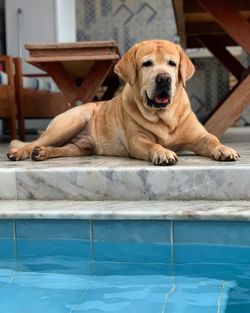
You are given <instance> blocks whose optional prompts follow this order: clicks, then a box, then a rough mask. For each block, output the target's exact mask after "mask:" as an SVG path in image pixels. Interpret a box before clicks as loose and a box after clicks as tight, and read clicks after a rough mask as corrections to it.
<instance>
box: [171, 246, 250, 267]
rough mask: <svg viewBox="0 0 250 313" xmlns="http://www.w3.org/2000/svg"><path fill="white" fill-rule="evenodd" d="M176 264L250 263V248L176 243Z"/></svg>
mask: <svg viewBox="0 0 250 313" xmlns="http://www.w3.org/2000/svg"><path fill="white" fill-rule="evenodd" d="M174 260H175V263H176V264H185V263H207V262H208V263H221V264H223V263H235V264H248V263H250V249H249V247H247V246H233V245H214V244H213V245H212V244H175V245H174Z"/></svg>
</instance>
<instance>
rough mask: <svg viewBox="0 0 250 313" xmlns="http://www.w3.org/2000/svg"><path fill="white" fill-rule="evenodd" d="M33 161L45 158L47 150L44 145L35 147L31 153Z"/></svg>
mask: <svg viewBox="0 0 250 313" xmlns="http://www.w3.org/2000/svg"><path fill="white" fill-rule="evenodd" d="M31 159H32V160H33V161H43V160H46V159H47V150H46V148H45V147H39V146H37V147H35V148H34V150H33V151H32V154H31Z"/></svg>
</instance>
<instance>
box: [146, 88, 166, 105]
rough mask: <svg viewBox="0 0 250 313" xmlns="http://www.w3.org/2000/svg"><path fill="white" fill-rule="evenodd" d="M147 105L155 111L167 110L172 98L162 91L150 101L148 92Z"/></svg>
mask: <svg viewBox="0 0 250 313" xmlns="http://www.w3.org/2000/svg"><path fill="white" fill-rule="evenodd" d="M146 99H147V104H148V105H149V106H150V107H151V108H154V109H159V108H165V107H166V106H167V105H168V104H170V97H169V95H168V93H167V92H166V91H162V92H161V93H159V94H158V95H157V96H156V97H155V98H153V99H150V98H149V97H148V95H147V92H146Z"/></svg>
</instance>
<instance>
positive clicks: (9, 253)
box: [0, 220, 15, 268]
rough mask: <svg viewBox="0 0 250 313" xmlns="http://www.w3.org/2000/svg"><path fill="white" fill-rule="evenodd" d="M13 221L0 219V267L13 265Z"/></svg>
mask: <svg viewBox="0 0 250 313" xmlns="http://www.w3.org/2000/svg"><path fill="white" fill-rule="evenodd" d="M13 227H14V226H13V221H12V220H0V267H11V268H12V267H13V262H14V259H15V244H14V238H13V234H14V231H13Z"/></svg>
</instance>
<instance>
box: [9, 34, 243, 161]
mask: <svg viewBox="0 0 250 313" xmlns="http://www.w3.org/2000/svg"><path fill="white" fill-rule="evenodd" d="M147 60H150V61H151V62H153V65H152V66H148V67H144V66H143V65H142V64H143V62H145V61H147ZM169 60H172V61H173V62H175V66H173V64H172V65H170V63H169ZM115 72H116V73H117V74H118V75H119V76H120V78H121V79H123V80H124V81H125V82H126V85H125V87H124V90H123V92H122V94H120V95H119V96H117V97H115V98H114V99H112V100H110V101H101V102H96V103H88V104H84V105H81V106H78V107H75V108H73V109H71V110H69V111H67V112H65V113H63V114H60V115H58V116H57V117H56V118H54V119H53V120H52V122H51V123H50V125H49V126H48V128H47V129H46V130H45V132H44V133H43V134H42V135H41V136H40V138H38V139H37V140H35V141H34V142H31V143H27V144H23V145H22V146H21V147H20V146H19V147H18V145H17V144H16V142H13V143H12V144H11V148H10V150H9V152H8V154H7V155H8V157H9V159H10V160H24V159H27V158H29V157H30V156H31V157H32V159H33V160H35V161H39V160H45V159H48V158H54V157H64V156H81V155H89V154H96V155H111V156H131V157H133V158H137V159H142V160H148V161H152V162H153V164H155V165H172V164H175V163H176V161H177V159H178V158H177V155H176V153H175V152H176V151H178V150H181V149H185V150H191V151H194V152H195V153H197V154H198V155H203V156H208V157H213V158H214V159H216V160H221V161H224V160H236V159H238V157H239V154H238V153H237V152H236V151H235V150H234V149H232V148H229V147H227V146H224V145H222V144H221V143H220V142H219V140H218V139H217V138H216V137H215V136H213V135H212V134H210V133H208V132H207V131H206V130H205V128H204V127H203V126H202V125H201V124H200V123H199V122H198V120H197V119H196V117H195V115H194V113H193V112H192V110H191V107H190V103H189V99H188V96H187V94H186V91H185V83H186V80H187V79H189V78H190V77H191V76H192V75H193V73H194V66H193V64H192V62H191V61H190V60H189V59H188V57H187V56H186V54H185V53H184V51H183V50H182V49H181V47H180V46H178V45H176V44H174V43H171V42H168V41H164V40H150V41H144V42H141V43H139V44H136V45H135V46H134V47H132V48H131V49H130V50H129V51H128V52H127V53H126V54H125V55H124V56H123V58H122V59H121V60H120V61H119V62H118V63H117V65H116V67H115ZM162 73H167V74H168V75H169V76H170V77H171V81H172V84H171V88H170V91H169V94H170V98H171V99H170V104H169V105H167V106H166V107H165V108H151V107H150V106H149V105H148V104H147V98H146V94H147V95H148V96H149V97H151V96H152V94H153V93H154V89H155V80H156V76H157V75H158V74H162Z"/></svg>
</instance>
